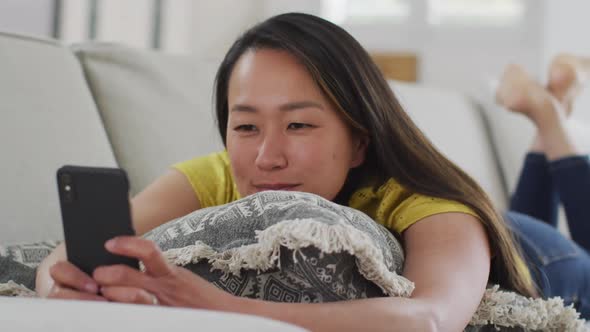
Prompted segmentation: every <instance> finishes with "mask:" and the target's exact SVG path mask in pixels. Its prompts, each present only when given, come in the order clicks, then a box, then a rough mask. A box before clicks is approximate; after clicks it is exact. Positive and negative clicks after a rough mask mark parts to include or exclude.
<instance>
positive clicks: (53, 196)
mask: <svg viewBox="0 0 590 332" xmlns="http://www.w3.org/2000/svg"><path fill="white" fill-rule="evenodd" d="M220 61H221V59H215V58H199V57H196V56H190V55H170V54H163V53H159V52H156V51H146V50H138V49H133V48H129V47H126V46H124V45H117V44H109V43H99V42H89V43H82V44H76V45H64V44H62V43H60V42H59V41H56V40H50V39H39V38H34V37H30V36H22V35H15V34H9V33H0V73H1V75H0V142H1V143H0V144H2V163H1V166H0V167H1V168H0V170H1V172H0V179H1V180H0V183H1V184H2V188H1V189H0V202H1V204H0V206H1V209H0V245H7V244H15V243H34V242H39V241H48V240H50V241H58V240H61V239H63V232H62V227H61V215H60V211H59V201H58V195H57V186H56V181H55V177H56V170H57V169H58V168H59V167H61V166H63V165H66V164H73V165H87V166H104V167H121V168H123V169H125V170H126V171H127V173H128V176H129V179H130V185H131V193H130V194H131V195H134V194H136V193H138V192H140V191H141V190H142V189H143V188H145V187H146V186H147V185H148V184H149V183H150V182H151V181H153V180H154V179H155V178H156V177H158V176H159V175H160V174H162V173H163V172H164V171H165V170H166V169H167V168H168V167H170V165H171V164H173V163H176V162H178V161H182V160H186V159H189V158H192V157H194V156H198V155H203V154H207V153H210V152H214V151H218V150H220V149H222V148H223V147H222V144H221V140H220V139H219V137H218V133H217V130H216V124H215V120H214V117H213V103H212V101H213V94H212V90H213V89H212V88H213V81H214V76H215V73H216V69H217V66H218V65H219V63H220ZM389 84H390V86H391V88H392V89H393V90H394V92H395V93H396V95H397V96H398V98H399V99H400V101H401V103H402V105H403V106H404V108H405V110H406V111H407V112H408V113H409V115H410V116H411V118H412V119H413V120H414V121H415V122H416V124H417V125H418V127H420V128H421V129H422V130H423V131H424V132H425V134H426V136H427V137H428V138H429V139H430V140H431V141H432V142H433V143H434V144H435V145H436V146H437V147H438V148H439V149H440V151H442V152H443V153H444V154H445V155H446V156H448V157H449V158H450V159H451V160H452V161H454V162H455V163H457V164H458V165H459V166H461V167H462V168H463V169H464V170H465V171H466V172H467V173H469V174H470V175H471V176H472V177H473V178H474V179H476V180H477V181H478V182H479V183H480V185H481V186H482V187H483V188H484V189H485V190H486V192H487V193H488V195H489V196H490V198H491V199H492V200H493V201H494V202H495V204H496V206H497V208H498V209H499V210H504V209H506V207H507V201H508V197H509V193H510V191H511V190H512V189H513V188H514V185H515V182H516V179H517V177H518V173H519V171H520V166H521V161H522V158H523V156H524V154H525V152H526V150H527V147H528V144H529V143H530V141H531V139H532V136H533V134H534V128H533V127H532V125H531V124H530V123H529V122H528V121H527V120H526V119H524V118H522V117H520V116H518V115H514V114H512V113H509V112H507V111H506V110H503V109H501V108H500V107H498V106H497V105H495V103H494V101H493V98H492V96H493V93H492V89H491V88H490V85H487V84H482V89H481V90H482V94H481V96H479V97H478V98H473V97H468V96H466V95H465V94H462V93H460V92H458V91H454V90H452V89H445V88H437V87H430V86H425V85H421V84H409V83H402V82H397V81H390V82H389ZM576 126H577V127H578V129H579V133H580V135H588V133H589V132H590V131H589V130H587V127H585V125H584V124H582V123H579V124H577V125H576ZM586 138H588V136H586ZM585 141H586V142H590V139H586V140H585ZM203 176H206V174H205V175H203ZM562 226H563V223H562ZM562 231H563V232H565V233H567V229H566V228H562ZM3 301H6V300H3ZM3 303H5V302H0V307H2V304H3ZM13 303H16V302H13ZM17 304H18V303H17ZM64 305H66V304H64ZM70 306H71V305H70ZM13 308H14V307H13ZM69 308H70V309H74V307H73V306H71V307H69ZM14 310H16V309H14ZM144 314H145V313H144ZM138 315H141V314H138Z"/></svg>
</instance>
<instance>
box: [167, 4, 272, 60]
mask: <svg viewBox="0 0 590 332" xmlns="http://www.w3.org/2000/svg"><path fill="white" fill-rule="evenodd" d="M264 5H265V1H264V0H246V1H234V0H216V1H192V0H173V1H168V2H166V7H165V8H164V17H163V21H164V27H163V32H162V35H163V36H162V37H163V38H162V39H163V47H162V49H163V50H165V51H168V52H171V53H192V54H197V55H204V56H206V57H222V56H223V55H224V54H225V52H226V51H227V49H228V48H229V47H230V46H231V44H232V43H233V41H234V40H235V39H236V38H237V37H238V36H239V35H240V33H242V32H243V31H244V30H245V29H246V28H248V27H250V26H251V25H253V24H255V23H256V22H258V21H259V20H261V19H262V17H263V15H264Z"/></svg>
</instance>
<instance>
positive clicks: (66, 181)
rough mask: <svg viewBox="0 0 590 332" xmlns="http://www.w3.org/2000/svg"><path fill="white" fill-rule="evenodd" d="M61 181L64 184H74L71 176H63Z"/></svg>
mask: <svg viewBox="0 0 590 332" xmlns="http://www.w3.org/2000/svg"><path fill="white" fill-rule="evenodd" d="M61 180H62V181H63V183H64V184H70V183H72V176H71V175H70V174H63V175H62V176H61Z"/></svg>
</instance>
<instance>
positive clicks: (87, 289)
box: [47, 261, 106, 301]
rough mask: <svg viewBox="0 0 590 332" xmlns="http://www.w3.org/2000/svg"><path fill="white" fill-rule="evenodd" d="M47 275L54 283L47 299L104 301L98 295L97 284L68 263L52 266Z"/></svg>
mask: <svg viewBox="0 0 590 332" xmlns="http://www.w3.org/2000/svg"><path fill="white" fill-rule="evenodd" d="M49 275H50V276H51V278H53V282H54V283H53V286H52V287H51V290H50V291H49V294H47V297H48V298H54V299H69V300H88V301H106V299H105V298H104V297H102V296H100V295H98V284H97V283H96V282H95V281H94V280H93V279H92V278H91V277H90V276H89V275H87V274H86V273H84V272H82V271H81V270H80V269H78V268H77V267H76V266H75V265H74V264H72V263H70V262H63V261H62V262H58V263H56V264H54V265H53V266H51V268H50V269H49Z"/></svg>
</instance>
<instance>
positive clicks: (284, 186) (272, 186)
mask: <svg viewBox="0 0 590 332" xmlns="http://www.w3.org/2000/svg"><path fill="white" fill-rule="evenodd" d="M298 186H299V184H292V183H261V184H255V185H254V188H256V190H257V191H265V190H295V188H296V187H298Z"/></svg>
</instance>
